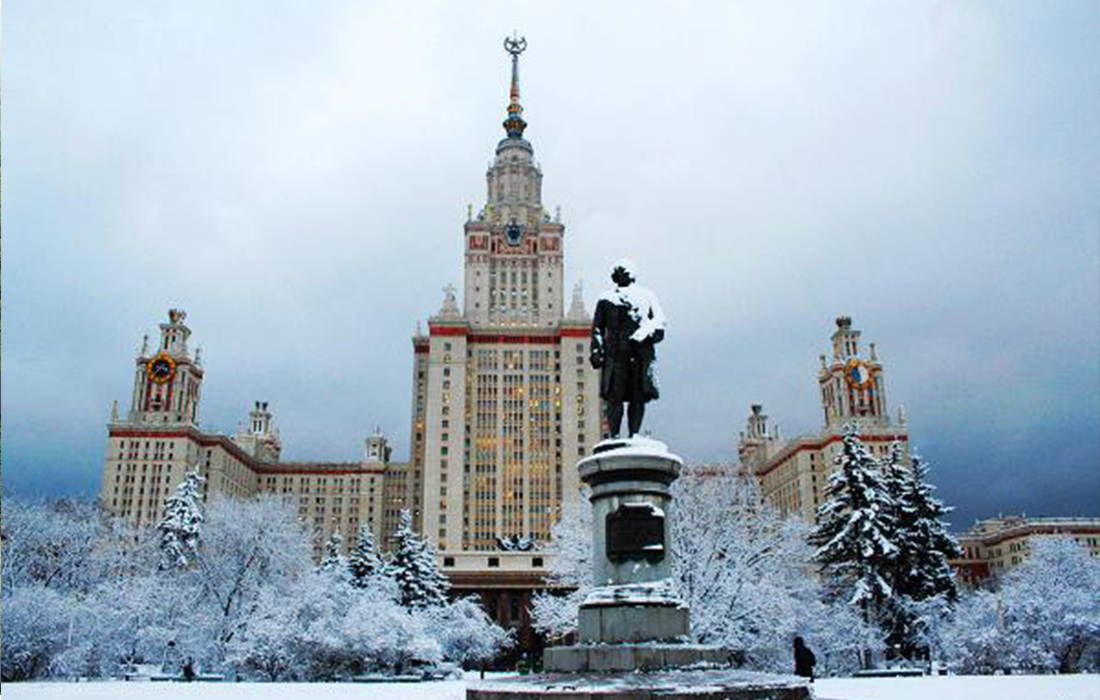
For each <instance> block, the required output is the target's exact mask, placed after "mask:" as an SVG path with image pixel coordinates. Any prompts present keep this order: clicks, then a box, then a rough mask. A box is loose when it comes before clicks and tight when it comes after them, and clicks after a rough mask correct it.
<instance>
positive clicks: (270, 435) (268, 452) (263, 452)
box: [233, 401, 283, 462]
mask: <svg viewBox="0 0 1100 700" xmlns="http://www.w3.org/2000/svg"><path fill="white" fill-rule="evenodd" d="M272 418H273V416H272V414H271V411H270V410H268V407H267V401H256V402H255V403H254V404H253V405H252V410H251V411H249V413H248V427H247V428H244V427H243V426H242V428H241V429H240V430H238V431H237V434H236V435H234V436H233V442H235V443H237V445H238V446H240V448H241V449H242V450H244V451H245V452H247V453H248V454H249V456H251V457H253V458H255V459H256V460H257V461H260V462H278V461H279V456H280V455H281V453H282V450H283V445H282V441H281V440H280V439H279V431H278V430H277V429H276V428H275V424H274V421H273V420H272Z"/></svg>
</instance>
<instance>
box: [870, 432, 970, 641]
mask: <svg viewBox="0 0 1100 700" xmlns="http://www.w3.org/2000/svg"><path fill="white" fill-rule="evenodd" d="M882 475H883V483H884V485H885V487H886V489H887V491H889V493H890V495H891V497H892V498H893V499H894V510H893V513H894V519H895V523H894V531H895V536H894V543H895V544H896V545H897V547H898V554H897V556H896V557H895V559H894V566H893V569H892V571H891V576H890V585H891V587H892V588H893V589H894V595H893V597H891V599H890V600H889V603H888V605H887V606H886V607H885V608H884V609H883V610H882V611H881V612H882V620H881V623H882V626H883V629H884V631H885V632H886V636H887V639H886V641H887V644H888V646H889V647H890V649H891V650H893V652H894V653H897V654H899V655H901V656H903V657H906V658H912V657H914V656H917V655H920V654H922V653H923V651H924V650H925V649H926V645H925V644H924V643H923V640H924V639H925V638H926V637H927V636H928V630H927V629H926V628H927V626H928V625H929V624H930V621H929V619H928V615H929V614H930V613H932V614H938V613H937V611H938V610H939V609H940V608H944V609H945V610H949V609H950V607H951V605H953V604H954V602H955V601H956V600H957V599H958V590H957V588H956V586H955V579H954V576H953V575H952V572H951V566H950V565H949V564H948V563H947V560H948V558H949V557H955V556H958V555H959V554H961V552H960V551H959V546H958V543H957V542H956V541H955V539H954V538H953V537H952V536H951V535H950V533H948V531H947V524H946V523H945V522H944V520H943V517H944V516H945V515H947V513H949V512H951V509H950V508H948V507H947V506H945V505H944V504H943V503H942V502H941V501H940V500H939V499H937V498H936V497H935V496H934V495H933V491H934V490H935V487H934V486H932V485H931V484H929V483H928V482H927V475H928V466H927V464H926V463H925V462H924V461H923V460H922V459H921V458H920V457H919V456H918V455H916V454H914V455H913V457H912V459H911V460H910V463H909V464H908V465H906V464H905V462H904V457H903V454H902V452H901V447H900V445H899V444H898V443H894V445H893V447H892V448H891V450H890V454H889V455H888V456H887V457H886V458H885V459H883V461H882ZM937 597H939V600H933V599H934V598H937Z"/></svg>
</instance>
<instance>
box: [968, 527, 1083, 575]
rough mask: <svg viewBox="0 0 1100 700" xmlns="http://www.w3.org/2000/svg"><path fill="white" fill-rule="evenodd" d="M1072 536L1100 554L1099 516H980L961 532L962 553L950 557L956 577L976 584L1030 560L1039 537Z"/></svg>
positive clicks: (1080, 543) (1079, 542)
mask: <svg viewBox="0 0 1100 700" xmlns="http://www.w3.org/2000/svg"><path fill="white" fill-rule="evenodd" d="M1065 536H1069V537H1072V538H1073V539H1074V540H1076V541H1077V543H1078V544H1079V545H1081V546H1082V547H1085V548H1087V549H1088V551H1089V554H1091V555H1092V556H1094V557H1100V518H1028V517H1026V516H1022V515H1007V516H998V517H996V518H988V519H986V520H979V521H977V522H976V523H974V526H973V527H971V528H970V529H969V530H967V531H966V532H965V533H963V534H962V535H959V547H961V548H962V551H963V556H962V557H961V558H959V559H954V560H952V561H951V566H952V568H954V569H955V574H956V577H957V578H958V580H959V582H960V583H962V584H963V585H965V586H969V587H975V586H979V585H981V584H982V583H983V582H985V581H986V580H988V579H990V578H992V577H996V576H1000V575H1002V574H1003V573H1004V572H1006V571H1009V570H1011V569H1013V568H1015V567H1017V566H1019V565H1020V564H1023V563H1024V562H1025V561H1027V558H1028V557H1029V556H1030V555H1031V549H1032V546H1033V545H1034V543H1035V541H1036V540H1037V539H1040V538H1043V537H1065Z"/></svg>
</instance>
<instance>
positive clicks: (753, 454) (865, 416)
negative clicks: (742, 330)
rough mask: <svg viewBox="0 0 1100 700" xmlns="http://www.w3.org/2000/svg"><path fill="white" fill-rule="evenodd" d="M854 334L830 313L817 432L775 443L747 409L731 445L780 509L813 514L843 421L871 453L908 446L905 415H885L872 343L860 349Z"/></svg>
mask: <svg viewBox="0 0 1100 700" xmlns="http://www.w3.org/2000/svg"><path fill="white" fill-rule="evenodd" d="M860 336H861V333H860V331H859V330H857V329H855V328H854V327H853V326H852V319H851V318H850V317H848V316H841V317H839V318H838V319H836V330H835V331H834V332H833V334H832V336H831V337H830V340H831V342H832V346H833V350H832V360H831V361H830V360H828V359H827V358H826V356H825V355H821V358H820V360H821V368H820V369H819V370H818V374H817V382H818V387H819V389H820V395H821V407H822V411H823V412H824V417H825V425H824V426H823V427H822V429H821V430H820V431H819V432H817V433H807V434H803V435H799V436H798V437H795V438H793V439H791V440H786V441H782V440H780V439H779V436H778V431H774V430H769V428H768V426H767V416H765V415H763V413H762V409H760V407H759V406H758V405H757V406H753V407H752V410H751V413H750V415H749V419H748V424H747V426H746V429H745V430H744V431H743V432H742V433H741V436H740V437H741V439H740V441H739V443H738V454H739V456H740V459H741V465H742V467H743V468H745V469H748V470H749V471H751V472H754V473H755V474H756V477H757V479H758V481H759V482H760V490H761V491H762V492H763V494H764V496H765V497H766V498H767V499H768V501H769V502H770V503H771V504H772V505H773V506H774V507H776V508H777V509H779V510H780V511H781V512H782V513H784V514H794V515H798V516H800V517H802V518H803V519H805V520H806V521H808V522H814V521H815V520H816V517H817V508H818V506H819V505H820V504H821V502H822V501H823V499H824V495H825V485H826V483H827V482H828V479H829V475H830V474H831V473H832V471H833V469H834V467H835V465H834V463H833V460H834V459H835V458H836V456H837V455H838V454H839V453H840V450H841V445H842V435H843V431H844V425H845V424H846V423H850V422H855V423H858V424H859V432H860V438H861V439H862V440H863V442H864V444H866V445H867V447H868V448H869V449H870V450H871V453H872V454H874V455H875V456H876V457H883V456H885V455H886V454H887V453H889V451H890V448H891V446H892V445H893V443H895V442H897V443H899V444H900V445H901V449H902V451H903V452H906V453H907V452H908V449H909V429H908V426H907V425H906V422H907V421H906V418H905V413H904V411H903V410H899V411H898V419H897V421H891V420H890V416H889V414H888V413H887V404H886V379H885V372H884V370H883V366H882V363H880V362H879V359H878V355H877V352H876V349H875V345H874V343H871V344H870V345H869V352H868V353H866V354H865V353H864V352H863V348H862V346H861V344H860V340H861V338H860Z"/></svg>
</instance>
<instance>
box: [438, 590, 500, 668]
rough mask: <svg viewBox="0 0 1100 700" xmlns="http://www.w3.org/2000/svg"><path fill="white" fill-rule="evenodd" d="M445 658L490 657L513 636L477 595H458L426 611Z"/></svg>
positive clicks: (464, 662)
mask: <svg viewBox="0 0 1100 700" xmlns="http://www.w3.org/2000/svg"><path fill="white" fill-rule="evenodd" d="M424 614H425V615H426V616H427V619H428V620H429V622H430V624H429V629H430V630H431V633H432V636H433V637H434V638H435V640H436V641H437V642H438V643H439V646H440V649H441V650H442V652H443V658H445V659H447V660H449V661H454V662H455V663H458V664H462V665H464V666H468V665H475V664H479V663H483V662H487V661H491V660H492V659H493V658H494V657H496V655H497V654H499V653H500V652H501V651H502V650H504V649H506V648H508V647H510V646H511V645H512V643H513V638H512V635H511V633H510V632H507V631H505V630H504V629H502V628H501V627H499V626H498V625H497V624H496V623H494V622H493V621H492V620H490V619H489V616H488V615H487V614H485V610H484V609H483V608H482V607H481V604H480V603H478V602H477V599H476V598H472V597H466V598H459V599H458V600H455V601H453V602H451V603H449V604H448V605H444V606H441V607H436V608H429V609H428V610H427V611H426V612H425V613H424Z"/></svg>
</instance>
